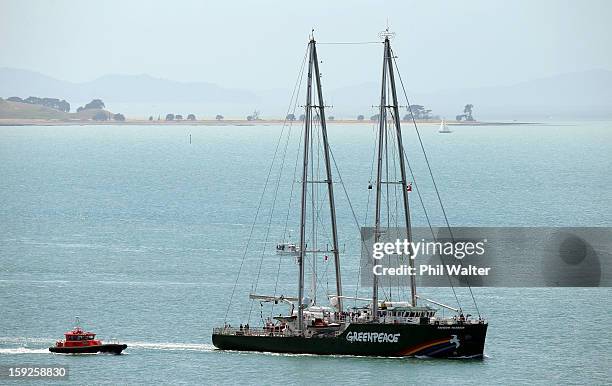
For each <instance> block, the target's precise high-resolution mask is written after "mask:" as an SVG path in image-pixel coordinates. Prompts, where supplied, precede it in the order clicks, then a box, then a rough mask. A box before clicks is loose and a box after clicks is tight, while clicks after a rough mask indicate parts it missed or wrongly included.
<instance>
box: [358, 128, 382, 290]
mask: <svg viewBox="0 0 612 386" xmlns="http://www.w3.org/2000/svg"><path fill="white" fill-rule="evenodd" d="M372 133H373V134H374V141H372V142H373V144H374V147H373V149H372V166H371V168H370V179H369V181H368V184H369V185H368V186H371V184H372V178H373V176H374V163H375V162H376V143H377V142H378V136H377V135H376V127H375V126H374V125H372ZM371 196H372V189H369V188H368V201H367V202H366V210H365V216H364V219H363V224H364V225H365V224H367V223H368V212H369V211H370V197H371ZM355 302H357V301H355Z"/></svg>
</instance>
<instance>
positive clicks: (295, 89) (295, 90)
mask: <svg viewBox="0 0 612 386" xmlns="http://www.w3.org/2000/svg"><path fill="white" fill-rule="evenodd" d="M307 57H308V48H307V49H306V52H305V53H304V58H303V59H302V65H301V67H300V74H299V76H298V79H297V80H296V83H295V85H294V87H293V94H292V95H291V100H290V106H289V108H288V109H287V112H289V110H291V103H293V110H291V111H292V114H293V116H294V118H295V112H296V110H297V106H298V99H299V96H300V89H301V87H300V86H301V84H302V80H303V78H304V67H305V65H306V58H307ZM294 95H295V98H294V97H293V96H294ZM291 125H292V126H293V121H291ZM302 134H303V133H302V131H300V136H299V139H298V150H297V152H296V157H295V165H294V167H293V178H292V179H291V193H290V194H289V205H288V207H287V214H286V216H285V225H284V228H283V238H282V241H283V242H285V240H286V236H287V225H288V223H289V214H290V213H291V203H292V201H293V192H294V189H295V176H296V174H297V166H298V161H299V159H300V149H301V148H302ZM287 141H289V138H287ZM281 263H282V256H281V255H279V256H278V267H277V269H276V278H275V282H274V296H276V292H277V290H278V278H279V276H280V269H281ZM272 312H274V303H272V307H271V309H270V315H271V314H272Z"/></svg>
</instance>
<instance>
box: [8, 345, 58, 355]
mask: <svg viewBox="0 0 612 386" xmlns="http://www.w3.org/2000/svg"><path fill="white" fill-rule="evenodd" d="M18 354H49V349H48V348H30V347H11V348H5V347H2V348H0V355H18Z"/></svg>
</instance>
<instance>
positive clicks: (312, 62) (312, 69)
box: [298, 38, 342, 332]
mask: <svg viewBox="0 0 612 386" xmlns="http://www.w3.org/2000/svg"><path fill="white" fill-rule="evenodd" d="M308 46H309V60H308V81H307V82H308V83H307V91H306V106H305V108H306V114H305V122H304V163H303V169H302V208H301V221H300V251H299V257H298V263H299V275H300V277H299V289H298V298H299V307H298V329H299V330H300V332H302V331H303V329H304V304H303V299H304V263H305V258H306V253H307V251H306V216H307V212H306V201H307V200H306V199H307V195H308V183H309V182H310V181H308V165H309V164H308V162H309V159H308V156H309V153H310V150H311V146H312V144H311V136H312V109H313V108H318V110H319V117H320V123H321V136H322V139H323V153H324V158H325V171H326V180H325V181H324V182H325V183H326V184H327V192H328V198H329V210H330V216H331V230H332V252H333V254H334V265H335V269H336V294H337V308H338V311H342V278H341V274H340V253H339V252H340V251H339V250H338V228H337V223H336V206H335V201H334V187H333V180H332V169H331V158H330V150H329V142H328V138H327V123H326V120H325V104H324V103H323V91H322V90H321V76H320V72H319V61H318V58H317V48H316V42H315V40H314V38H312V39H311V40H310V42H309V43H308ZM313 75H314V78H315V82H316V88H317V103H318V104H317V105H313V104H312V81H313ZM312 182H313V183H314V182H318V181H312ZM313 221H315V220H314V219H313ZM313 248H314V249H313V253H316V245H315V246H313ZM313 260H314V258H313ZM313 264H314V262H313ZM314 274H315V273H314V269H313V275H314ZM313 280H316V279H315V278H313ZM313 287H314V285H313Z"/></svg>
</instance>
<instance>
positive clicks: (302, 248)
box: [298, 39, 315, 333]
mask: <svg viewBox="0 0 612 386" xmlns="http://www.w3.org/2000/svg"><path fill="white" fill-rule="evenodd" d="M314 44H315V42H314V39H312V40H310V42H309V43H308V46H309V50H308V51H309V57H308V80H307V82H308V83H307V84H308V85H307V88H306V106H305V107H306V117H305V120H304V162H303V165H302V166H303V168H302V203H301V205H302V210H301V215H300V217H301V218H300V254H299V256H298V264H299V279H298V283H299V284H298V330H299V331H300V333H303V330H304V261H305V259H306V196H307V194H308V190H307V189H308V153H309V152H310V130H311V127H310V126H311V105H312V62H313V49H314Z"/></svg>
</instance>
